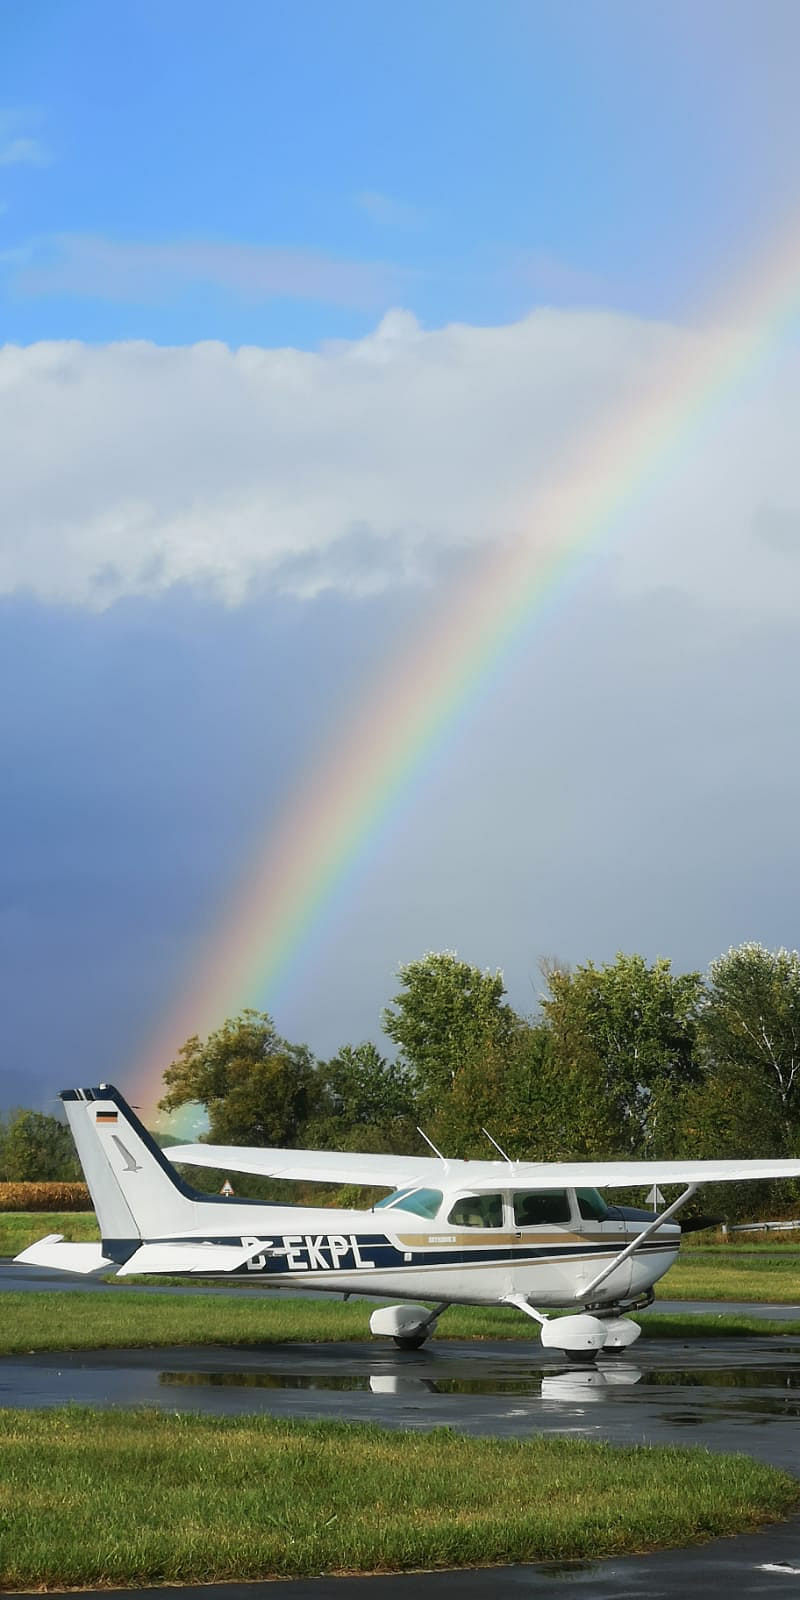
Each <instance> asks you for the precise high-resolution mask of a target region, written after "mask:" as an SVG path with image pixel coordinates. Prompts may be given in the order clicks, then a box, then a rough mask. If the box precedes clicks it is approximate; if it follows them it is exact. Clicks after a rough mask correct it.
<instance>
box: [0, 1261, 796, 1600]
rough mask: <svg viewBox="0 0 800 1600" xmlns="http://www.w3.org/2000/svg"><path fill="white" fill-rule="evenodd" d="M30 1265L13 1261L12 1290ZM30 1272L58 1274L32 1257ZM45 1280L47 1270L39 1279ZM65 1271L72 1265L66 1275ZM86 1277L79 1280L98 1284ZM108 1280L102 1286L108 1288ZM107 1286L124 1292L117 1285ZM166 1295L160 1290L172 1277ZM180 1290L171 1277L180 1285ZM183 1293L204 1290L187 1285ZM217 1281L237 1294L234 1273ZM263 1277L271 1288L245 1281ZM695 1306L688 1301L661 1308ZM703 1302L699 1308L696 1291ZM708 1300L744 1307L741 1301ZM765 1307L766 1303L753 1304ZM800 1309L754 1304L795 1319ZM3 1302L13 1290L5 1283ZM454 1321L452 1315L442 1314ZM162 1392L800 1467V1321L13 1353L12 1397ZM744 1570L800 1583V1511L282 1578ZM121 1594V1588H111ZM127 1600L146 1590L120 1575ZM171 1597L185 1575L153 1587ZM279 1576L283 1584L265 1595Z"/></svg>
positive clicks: (462, 1582)
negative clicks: (587, 1334) (572, 1547)
mask: <svg viewBox="0 0 800 1600" xmlns="http://www.w3.org/2000/svg"><path fill="white" fill-rule="evenodd" d="M23 1271H24V1269H20V1268H18V1269H11V1270H10V1271H9V1270H8V1269H0V1289H2V1288H3V1287H8V1288H14V1289H16V1288H18V1287H19V1284H18V1282H17V1281H16V1279H17V1277H18V1276H19V1275H20V1274H21V1273H22V1272H23ZM30 1276H31V1279H33V1280H34V1281H33V1282H31V1284H30V1286H31V1287H32V1288H33V1287H36V1288H39V1289H42V1288H46V1287H51V1286H54V1285H53V1275H52V1274H38V1273H36V1272H34V1273H31V1275H30ZM37 1279H38V1281H35V1280H37ZM57 1281H58V1285H59V1287H62V1286H63V1285H64V1280H63V1279H62V1278H60V1276H59V1278H58V1280H57ZM86 1286H87V1285H86V1284H85V1281H83V1280H80V1281H79V1282H78V1283H77V1284H76V1285H75V1287H76V1288H85V1287H86ZM100 1292H102V1289H101V1290H100ZM110 1292H120V1291H119V1290H116V1291H110ZM152 1292H154V1293H162V1292H165V1291H164V1290H162V1289H160V1288H156V1289H154V1290H153V1291H152ZM169 1292H171V1293H174V1292H175V1291H174V1290H170V1291H169ZM186 1292H188V1293H196V1292H202V1293H205V1292H208V1291H207V1288H206V1287H201V1286H199V1285H198V1286H196V1287H195V1286H190V1287H189V1288H188V1289H187V1291H186ZM217 1292H219V1293H223V1294H224V1293H225V1292H226V1291H225V1289H224V1288H221V1289H220V1290H218V1291H217ZM239 1292H240V1293H250V1292H252V1293H261V1294H262V1295H263V1291H260V1290H254V1291H246V1290H245V1291H239ZM668 1308H669V1309H675V1310H680V1311H684V1312H688V1310H689V1306H688V1305H687V1304H682V1303H679V1302H675V1303H669V1302H661V1304H660V1306H659V1309H664V1310H666V1309H668ZM692 1309H693V1310H699V1309H700V1306H699V1305H698V1304H697V1303H695V1304H694V1305H693V1307H692ZM703 1309H705V1310H713V1311H722V1310H725V1311H729V1312H730V1311H731V1310H733V1307H732V1306H730V1305H729V1304H728V1305H725V1306H719V1305H705V1306H703ZM746 1309H747V1310H752V1311H755V1309H756V1308H751V1307H748V1308H746ZM798 1309H799V1308H797V1307H780V1308H775V1307H759V1308H758V1310H759V1311H761V1312H762V1313H763V1314H766V1315H774V1314H776V1313H777V1314H779V1315H780V1314H783V1316H785V1317H790V1318H791V1317H797V1315H798ZM0 1314H2V1294H0ZM442 1332H444V1323H443V1324H442ZM70 1401H72V1402H78V1403H87V1404H93V1405H101V1406H109V1405H125V1406H131V1405H152V1406H158V1407H160V1408H166V1409H169V1410H173V1411H179V1410H180V1411H186V1410H191V1411H203V1412H210V1413H214V1414H239V1413H245V1412H251V1413H252V1412H254V1411H261V1412H267V1413H269V1414H271V1415H276V1416H292V1417H331V1418H334V1417H335V1418H349V1419H353V1420H358V1421H372V1422H377V1423H381V1424H383V1425H386V1426H390V1427H401V1428H414V1429H422V1428H430V1427H435V1426H442V1425H447V1426H450V1427H454V1428H457V1429H460V1430H463V1431H464V1432H467V1433H470V1434H474V1435H481V1434H486V1435H489V1434H491V1435H496V1436H497V1435H500V1436H512V1435H514V1436H524V1435H526V1434H532V1433H542V1432H557V1433H562V1434H572V1435H574V1436H576V1437H580V1438H584V1439H609V1440H612V1441H613V1442H615V1443H626V1444H633V1443H653V1444H665V1443H679V1444H690V1443H691V1444H698V1445H704V1446H707V1447H708V1448H710V1449H714V1450H728V1451H731V1450H734V1451H736V1450H738V1451H742V1452H744V1453H746V1454H748V1455H752V1456H756V1457H758V1458H759V1459H761V1460H763V1461H769V1462H772V1463H774V1464H775V1465H778V1466H781V1467H784V1468H786V1469H788V1470H789V1471H791V1472H793V1473H795V1474H798V1475H800V1337H797V1336H795V1335H790V1334H787V1335H782V1336H780V1337H764V1338H735V1339H724V1338H709V1339H688V1338H687V1339H681V1340H678V1339H644V1338H643V1339H642V1340H640V1341H639V1343H638V1344H637V1345H635V1346H634V1347H633V1348H632V1349H631V1350H629V1351H627V1352H625V1354H624V1355H623V1356H620V1357H608V1358H605V1359H604V1358H603V1357H601V1359H600V1361H599V1362H598V1364H597V1366H596V1367H594V1368H591V1367H589V1368H582V1367H579V1366H574V1365H571V1364H568V1363H565V1362H564V1361H559V1360H556V1359H554V1353H553V1352H543V1351H542V1350H541V1347H540V1346H538V1345H537V1344H535V1343H534V1344H532V1343H531V1341H530V1339H525V1340H523V1339H520V1341H519V1342H518V1343H517V1342H513V1343H512V1342H509V1343H501V1342H497V1343H488V1342H487V1343H466V1342H463V1343H462V1342H457V1341H452V1342H451V1341H448V1340H437V1341H435V1342H433V1343H432V1344H430V1345H428V1346H426V1347H425V1348H424V1349H423V1350H421V1351H416V1352H408V1353H406V1352H398V1351H396V1350H394V1349H393V1348H391V1347H389V1346H387V1345H384V1344H383V1343H378V1342H365V1343H341V1344H307V1345H280V1346H265V1347H263V1348H261V1349H252V1348H251V1349H247V1350H241V1349H228V1348H214V1347H208V1346H204V1347H201V1348H197V1349H170V1350H163V1349H162V1350H114V1351H90V1352H59V1353H46V1352H38V1353H36V1354H30V1355H21V1356H15V1357H6V1358H3V1359H2V1360H0V1405H20V1406H43V1405H44V1406H48V1405H63V1404H65V1403H68V1402H70ZM733 1586H735V1588H736V1590H737V1592H738V1595H739V1596H741V1597H742V1600H749V1597H750V1596H762V1595H792V1596H793V1600H794V1597H798V1596H800V1520H798V1521H795V1522H792V1523H788V1524H786V1525H784V1526H782V1527H780V1528H775V1529H768V1530H766V1531H765V1532H764V1533H761V1534H757V1535H748V1536H743V1537H741V1538H739V1539H734V1540H717V1541H714V1542H713V1543H712V1544H710V1545H707V1546H705V1547H702V1548H699V1549H693V1550H690V1551H687V1552H681V1551H668V1552H664V1553H662V1554H660V1555H653V1556H641V1557H628V1558H625V1559H622V1560H619V1561H606V1562H599V1563H578V1564H571V1563H568V1564H567V1565H566V1566H552V1565H539V1566H535V1567H534V1566H527V1567H512V1568H507V1567H505V1568H499V1569H491V1570H488V1571H482V1572H481V1571H478V1572H457V1573H435V1574H427V1575H424V1574H412V1575H406V1576H403V1575H400V1576H393V1577H385V1578H375V1579H371V1578H370V1579H366V1578H363V1579H354V1578H342V1579H333V1578H317V1579H310V1580H298V1581H291V1582H282V1583H281V1585H280V1594H281V1595H283V1596H286V1597H287V1600H345V1597H347V1596H349V1595H351V1594H354V1593H355V1594H358V1593H361V1592H363V1594H364V1597H365V1600H390V1597H391V1600H411V1596H412V1594H413V1597H414V1600H449V1597H450V1596H455V1595H464V1596H465V1597H468V1600H489V1597H491V1600H496V1597H497V1596H498V1594H499V1595H503V1594H510V1595H518V1594H519V1595H522V1594H528V1593H529V1594H531V1595H536V1596H540V1595H545V1594H546V1595H553V1596H556V1595H561V1594H564V1595H567V1596H568V1595H570V1594H571V1593H575V1594H576V1596H581V1597H585V1600H606V1597H608V1600H610V1597H612V1596H625V1597H628V1596H630V1597H635V1596H636V1597H638V1596H641V1597H642V1600H644V1597H645V1596H647V1600H668V1597H669V1600H672V1597H678V1596H680V1597H682V1600H685V1597H686V1596H692V1595H695V1594H699V1593H701V1592H705V1593H708V1594H722V1593H723V1591H724V1590H729V1589H731V1588H732V1587H733ZM262 1588H264V1589H266V1585H253V1584H248V1585H236V1584H223V1585H213V1586H210V1587H207V1588H205V1589H204V1590H203V1593H204V1595H207V1596H208V1597H209V1600H256V1596H254V1589H255V1590H260V1589H262ZM105 1593H106V1596H108V1593H109V1592H108V1591H105ZM124 1593H125V1595H126V1596H127V1597H128V1600H131V1597H132V1595H133V1594H134V1593H135V1591H131V1590H126V1591H124ZM145 1593H146V1595H147V1596H148V1597H149V1600H156V1597H158V1596H162V1594H163V1600H176V1596H177V1595H178V1594H180V1593H181V1591H180V1590H176V1588H174V1587H170V1588H169V1589H168V1590H164V1591H163V1592H162V1591H160V1590H152V1589H151V1590H147V1591H145ZM276 1593H277V1591H276V1590H275V1587H274V1586H273V1585H270V1594H271V1595H275V1594H276Z"/></svg>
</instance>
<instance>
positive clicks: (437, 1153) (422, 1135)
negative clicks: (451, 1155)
mask: <svg viewBox="0 0 800 1600" xmlns="http://www.w3.org/2000/svg"><path fill="white" fill-rule="evenodd" d="M417 1133H418V1134H419V1136H420V1138H421V1139H424V1140H425V1143H426V1144H427V1145H429V1146H430V1148H431V1150H432V1151H433V1153H434V1155H435V1156H438V1157H439V1160H440V1161H443V1162H444V1164H445V1166H447V1156H443V1155H442V1152H441V1150H437V1148H436V1146H435V1144H434V1142H433V1140H432V1139H429V1138H428V1135H427V1133H424V1132H423V1130H422V1128H417Z"/></svg>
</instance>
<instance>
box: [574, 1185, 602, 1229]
mask: <svg viewBox="0 0 800 1600" xmlns="http://www.w3.org/2000/svg"><path fill="white" fill-rule="evenodd" d="M575 1193H576V1194H577V1196H578V1210H579V1211H580V1214H581V1216H582V1217H584V1218H585V1220H586V1221H587V1222H605V1221H606V1220H607V1218H608V1216H609V1210H608V1206H607V1205H606V1203H605V1200H604V1199H603V1196H602V1195H601V1194H598V1193H597V1190H596V1189H576V1190H575Z"/></svg>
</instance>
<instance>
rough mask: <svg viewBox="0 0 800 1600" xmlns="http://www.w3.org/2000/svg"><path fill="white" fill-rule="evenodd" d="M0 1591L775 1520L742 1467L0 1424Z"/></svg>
mask: <svg viewBox="0 0 800 1600" xmlns="http://www.w3.org/2000/svg"><path fill="white" fill-rule="evenodd" d="M0 1442H1V1447H0V1463H1V1464H0V1514H1V1515H2V1518H3V1521H4V1522H5V1524H6V1526H5V1538H4V1542H3V1555H2V1565H1V1566H0V1583H2V1585H3V1586H4V1587H6V1588H20V1587H23V1586H25V1587H34V1586H35V1587H38V1586H41V1585H48V1584H49V1585H77V1584H93V1585H96V1584H100V1585H103V1584H108V1585H112V1584H113V1585H119V1584H130V1585H135V1584H136V1585H138V1584H156V1583H203V1582H210V1581H215V1580H216V1581H228V1580H243V1579H256V1578H264V1577H288V1576H290V1575H298V1576H303V1575H306V1574H311V1573H321V1572H374V1571H399V1570H403V1569H406V1570H407V1569H409V1568H420V1567H423V1568H433V1567H452V1566H469V1565H486V1564H491V1563H494V1562H510V1561H537V1560H565V1559H574V1558H580V1557H587V1556H591V1557H592V1558H594V1559H596V1558H597V1557H599V1556H606V1555H612V1554H619V1553H622V1552H624V1551H629V1550H645V1549H654V1548H656V1547H658V1546H665V1545H676V1544H679V1545H684V1544H686V1543H687V1542H690V1541H695V1540H702V1539H708V1538H710V1537H713V1536H715V1535H718V1534H726V1533H734V1532H740V1531H742V1530H743V1529H750V1528H754V1527H757V1526H759V1525H761V1524H763V1523H765V1522H769V1521H775V1520H777V1519H779V1518H783V1517H786V1516H787V1515H789V1514H790V1513H791V1512H792V1511H794V1510H795V1509H796V1507H797V1506H798V1504H799V1503H800V1485H798V1483H797V1482H796V1481H795V1480H794V1479H792V1478H790V1477H789V1476H788V1475H787V1474H785V1473H782V1472H779V1471H777V1470H776V1469H774V1468H771V1467H766V1466H763V1465H761V1464H760V1463H757V1462H755V1461H751V1460H749V1459H748V1458H747V1457H743V1456H725V1455H716V1454H713V1453H711V1452H706V1451H704V1450H695V1449H678V1448H669V1449H657V1448H656V1449H654V1448H652V1447H649V1446H647V1447H644V1446H638V1447H634V1448H631V1447H620V1446H612V1445H607V1444H596V1443H589V1442H586V1441H583V1440H575V1439H569V1440H565V1439H558V1438H533V1439H525V1440H517V1439H471V1438H469V1437H465V1436H463V1435H458V1434H455V1433H452V1432H450V1430H448V1429H437V1430H435V1431H432V1432H429V1433H408V1432H397V1431H394V1430H388V1429H381V1428H377V1427H372V1426H362V1425H355V1424H346V1423H336V1422H333V1423H331V1422H303V1423H297V1422H292V1421H284V1420H277V1419H273V1418H269V1417H261V1416H259V1417H236V1418H228V1417H201V1416H189V1415H180V1414H179V1415H174V1416H167V1415H164V1414H161V1413H158V1412H155V1411H150V1410H147V1411H138V1412H136V1411H115V1412H97V1411H92V1410H89V1409H72V1408H69V1409H65V1410H59V1411H5V1412H0Z"/></svg>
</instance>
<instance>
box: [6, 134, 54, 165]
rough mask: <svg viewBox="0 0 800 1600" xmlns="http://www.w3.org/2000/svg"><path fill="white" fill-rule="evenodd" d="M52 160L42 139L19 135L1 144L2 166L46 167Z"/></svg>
mask: <svg viewBox="0 0 800 1600" xmlns="http://www.w3.org/2000/svg"><path fill="white" fill-rule="evenodd" d="M49 160H50V154H49V151H48V150H47V149H46V148H45V146H44V145H43V144H42V142H41V139H30V138H23V137H21V136H20V137H18V138H15V139H8V140H7V141H6V143H5V144H0V167H21V166H26V167H44V166H46V165H47V163H48V161H49Z"/></svg>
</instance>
